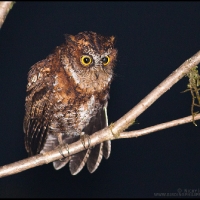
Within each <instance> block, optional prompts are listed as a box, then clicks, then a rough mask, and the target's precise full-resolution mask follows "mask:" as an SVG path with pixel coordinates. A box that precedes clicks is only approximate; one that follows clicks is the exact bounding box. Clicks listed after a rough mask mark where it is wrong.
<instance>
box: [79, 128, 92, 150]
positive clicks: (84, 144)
mask: <svg viewBox="0 0 200 200" xmlns="http://www.w3.org/2000/svg"><path fill="white" fill-rule="evenodd" d="M80 139H81V142H82V144H83V146H84V148H85V149H89V147H90V136H89V135H88V134H85V133H84V132H82V133H81V135H80ZM85 139H87V141H88V145H87V147H86V142H85Z"/></svg>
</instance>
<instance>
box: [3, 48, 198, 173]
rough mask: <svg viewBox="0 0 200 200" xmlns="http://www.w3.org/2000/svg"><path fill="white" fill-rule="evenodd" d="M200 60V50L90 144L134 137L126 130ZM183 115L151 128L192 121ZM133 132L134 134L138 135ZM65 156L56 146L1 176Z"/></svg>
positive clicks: (76, 146) (73, 147)
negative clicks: (181, 117)
mask: <svg viewBox="0 0 200 200" xmlns="http://www.w3.org/2000/svg"><path fill="white" fill-rule="evenodd" d="M199 62H200V51H199V52H197V53H196V54H195V55H194V56H192V57H191V58H190V59H188V60H186V61H185V62H184V63H183V64H182V65H181V66H180V67H179V68H178V69H177V70H175V71H174V72H173V73H172V74H171V75H169V76H168V77H167V78H166V79H165V80H164V81H163V82H161V83H160V84H159V85H158V86H157V87H156V88H155V89H154V90H153V91H152V92H150V93H149V94H148V95H147V96H146V97H145V98H144V99H143V100H141V101H140V102H139V103H138V104H137V105H136V106H135V107H134V108H133V109H131V110H130V111H129V112H128V113H126V114H125V115H124V116H123V117H121V118H120V119H119V120H117V121H116V122H115V123H114V124H112V126H108V127H106V128H104V129H103V130H100V131H98V132H96V133H94V134H93V135H92V136H91V137H90V146H95V145H96V144H99V143H101V142H103V141H106V140H114V139H116V136H117V135H118V139H119V138H125V135H126V134H127V135H126V137H127V138H128V137H131V136H129V134H130V135H131V134H133V132H130V133H128V132H127V133H125V132H124V133H122V132H123V131H124V130H125V129H127V128H128V127H129V126H130V125H131V124H132V123H133V122H134V121H135V119H136V117H138V116H139V115H140V114H141V113H143V112H144V111H145V110H146V109H147V108H148V107H149V106H150V105H152V104H153V103H154V102H155V101H156V100H157V99H158V98H159V97H160V96H161V95H162V94H164V93H165V92H166V91H167V90H169V89H170V88H171V87H172V86H173V85H174V84H175V83H176V82H177V81H179V80H180V79H181V78H182V77H183V76H185V75H186V74H187V73H188V72H189V71H190V70H191V68H192V67H194V66H196V65H198V64H199ZM189 118H190V117H189ZM189 118H188V117H187V118H183V119H179V120H175V121H172V122H167V123H168V126H165V125H166V123H164V124H165V125H163V124H161V125H157V126H158V127H157V128H155V126H154V128H152V127H150V128H149V132H150V131H152V130H153V129H154V130H161V129H162V127H163V128H168V127H172V126H176V125H179V124H183V123H188V122H189V121H192V116H191V119H189ZM197 119H199V115H196V116H195V120H197ZM140 131H141V133H140V134H141V135H144V134H147V132H145V131H147V129H143V131H144V132H142V130H140ZM134 134H135V136H132V137H136V136H137V137H138V136H139V135H140V134H139V131H138V132H134ZM134 134H133V135H134ZM83 150H84V147H83V145H82V142H81V141H80V140H79V141H77V142H75V143H73V144H70V145H69V146H68V148H65V146H63V151H62V152H63V154H64V155H66V156H68V154H69V153H70V155H73V154H76V153H78V152H80V151H83ZM61 158H62V155H61V154H60V153H59V150H58V149H55V150H53V151H50V152H47V153H44V154H39V155H36V156H33V157H30V158H27V159H24V160H21V161H18V162H15V163H12V164H9V165H5V166H2V167H0V177H4V176H8V175H11V174H16V173H19V172H21V171H24V170H27V169H30V168H33V167H36V166H39V165H43V164H47V163H50V162H53V161H55V160H58V159H61Z"/></svg>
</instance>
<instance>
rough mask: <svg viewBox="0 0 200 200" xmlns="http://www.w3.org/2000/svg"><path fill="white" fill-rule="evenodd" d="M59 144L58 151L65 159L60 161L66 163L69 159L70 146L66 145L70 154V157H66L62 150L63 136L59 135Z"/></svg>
mask: <svg viewBox="0 0 200 200" xmlns="http://www.w3.org/2000/svg"><path fill="white" fill-rule="evenodd" d="M58 142H59V145H58V151H59V153H60V154H61V155H62V157H63V158H61V159H59V160H60V161H61V162H64V161H66V158H68V157H69V145H68V144H65V147H64V148H66V149H67V152H68V156H65V155H64V153H63V151H62V149H63V144H64V143H63V140H62V134H59V135H58Z"/></svg>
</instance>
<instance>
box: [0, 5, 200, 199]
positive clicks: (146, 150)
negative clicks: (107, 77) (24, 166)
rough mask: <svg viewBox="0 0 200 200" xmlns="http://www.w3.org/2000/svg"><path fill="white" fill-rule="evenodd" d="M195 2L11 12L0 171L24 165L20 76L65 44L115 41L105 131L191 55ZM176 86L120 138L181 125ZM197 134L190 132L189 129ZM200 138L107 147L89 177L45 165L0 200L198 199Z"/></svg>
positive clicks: (2, 38)
mask: <svg viewBox="0 0 200 200" xmlns="http://www.w3.org/2000/svg"><path fill="white" fill-rule="evenodd" d="M199 11H200V3H198V2H164V3H162V2H47V3H46V2H42V3H41V2H26V3H25V2H17V3H16V4H15V5H14V7H13V9H12V10H11V11H10V13H9V15H8V17H7V19H6V21H5V23H4V24H3V27H2V29H1V30H0V137H1V139H0V166H2V165H5V164H9V163H12V162H15V161H18V160H21V159H24V158H26V157H27V153H26V151H25V148H24V134H23V130H22V123H23V117H24V102H25V101H24V100H25V95H26V92H25V90H26V84H27V73H28V71H29V69H30V67H31V66H32V65H33V64H35V63H36V62H37V61H39V60H42V59H44V58H45V57H46V56H47V55H49V54H50V53H51V52H52V51H53V50H54V48H55V47H56V46H57V45H60V44H62V43H63V42H64V34H65V33H68V34H77V33H79V32H81V31H86V30H87V31H95V32H98V33H100V34H102V35H107V36H111V35H114V36H115V37H116V47H117V49H118V61H117V66H116V68H115V73H116V75H117V76H116V77H115V79H114V81H113V83H112V86H111V91H110V97H111V98H110V100H109V107H108V117H109V122H114V121H116V120H117V119H119V118H120V117H121V116H122V115H124V114H125V113H126V112H127V111H129V110H130V109H131V108H132V107H133V106H134V105H136V104H137V103H138V102H139V101H140V100H141V99H142V98H144V97H145V96H146V95H147V94H148V93H149V92H150V91H151V90H152V89H153V88H154V87H156V86H157V85H158V84H159V83H160V82H161V81H162V80H163V79H164V78H166V77H167V76H168V75H169V74H170V73H171V72H172V71H174V70H175V69H176V68H177V67H178V66H179V65H181V64H182V63H183V62H184V61H185V60H186V59H188V58H190V57H191V56H192V55H194V54H195V53H196V52H197V51H198V50H199V49H200V12H199ZM187 81H188V80H187V78H183V79H182V80H181V81H179V82H178V83H177V84H176V85H174V86H173V87H172V88H171V89H170V90H169V91H168V92H167V93H165V94H164V95H163V96H162V97H161V98H160V99H159V100H157V101H156V102H155V103H154V104H153V105H152V106H151V107H150V108H149V109H147V110H146V111H145V112H144V113H143V114H142V115H141V116H139V117H138V119H137V122H138V124H135V125H133V126H131V127H130V128H129V130H136V129H142V128H145V127H148V126H151V125H155V124H158V123H162V122H166V121H170V120H174V119H177V118H181V117H185V116H188V115H190V106H191V96H190V93H189V92H188V93H181V92H182V91H184V90H185V89H186V87H187ZM197 124H199V122H197ZM199 144H200V128H199V126H198V127H195V126H194V125H193V124H192V123H190V124H186V125H182V126H179V127H174V128H171V129H167V130H163V131H159V132H156V133H152V134H149V135H146V136H142V137H138V138H133V139H122V140H115V141H113V142H112V153H111V157H110V158H109V159H108V160H105V159H103V161H102V163H101V165H100V166H99V168H98V169H97V171H96V172H95V173H93V174H90V173H89V172H88V171H87V169H86V168H84V169H83V170H82V171H81V172H80V173H79V174H78V175H76V176H72V175H71V174H70V172H69V169H68V166H66V167H65V168H63V169H61V170H59V171H55V170H54V168H53V167H52V164H51V163H50V164H48V165H43V166H39V167H36V168H33V169H30V170H27V171H24V172H21V173H19V174H16V175H12V176H8V177H5V178H2V179H0V197H155V195H156V194H155V193H175V194H171V196H173V195H174V196H175V195H177V191H182V192H185V191H186V190H190V191H191V189H196V190H199V192H200V162H199V160H200V145H199Z"/></svg>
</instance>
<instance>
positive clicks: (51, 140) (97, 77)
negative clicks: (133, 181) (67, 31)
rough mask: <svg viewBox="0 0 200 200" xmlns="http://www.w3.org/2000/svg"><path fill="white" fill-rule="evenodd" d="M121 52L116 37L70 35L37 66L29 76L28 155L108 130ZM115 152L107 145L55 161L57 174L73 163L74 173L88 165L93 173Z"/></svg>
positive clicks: (24, 125) (26, 105) (26, 135)
mask: <svg viewBox="0 0 200 200" xmlns="http://www.w3.org/2000/svg"><path fill="white" fill-rule="evenodd" d="M116 56H117V50H116V49H115V48H114V37H113V36H111V37H104V36H101V35H99V34H97V33H94V32H81V33H79V34H77V35H75V36H73V35H66V42H65V44H63V45H61V46H58V47H56V49H55V51H54V53H52V54H50V55H49V56H48V57H47V58H46V59H44V60H42V61H39V62H37V63H36V64H35V65H33V66H32V67H31V69H30V71H29V73H28V85H27V96H26V103H25V110H26V112H25V117H24V124H23V127H24V133H25V147H26V150H27V152H28V154H29V156H32V155H35V154H38V153H42V152H47V151H51V150H53V149H55V148H56V147H58V145H60V144H70V143H73V142H75V141H77V140H79V139H80V135H81V134H82V133H83V132H84V133H85V134H87V135H91V134H93V133H94V132H96V131H98V130H100V129H103V128H104V127H106V126H107V125H108V121H107V112H106V108H107V102H108V98H109V89H110V84H111V81H112V79H113V68H114V64H115V61H116ZM110 152H111V142H110V141H106V142H103V143H101V144H98V145H96V146H94V147H91V148H89V149H86V150H84V151H82V152H79V153H77V154H75V155H72V156H68V157H66V158H65V159H61V160H57V161H54V162H53V166H54V168H55V169H56V170H58V169H60V168H62V167H64V166H65V165H66V164H67V163H68V162H69V168H70V172H71V174H73V175H75V174H77V173H79V172H80V171H81V170H82V168H83V167H84V165H85V164H86V163H87V168H88V170H89V172H91V173H92V172H94V171H95V170H96V169H97V167H98V166H99V163H100V162H101V160H102V156H104V157H105V158H106V159H107V158H108V157H109V155H110Z"/></svg>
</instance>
